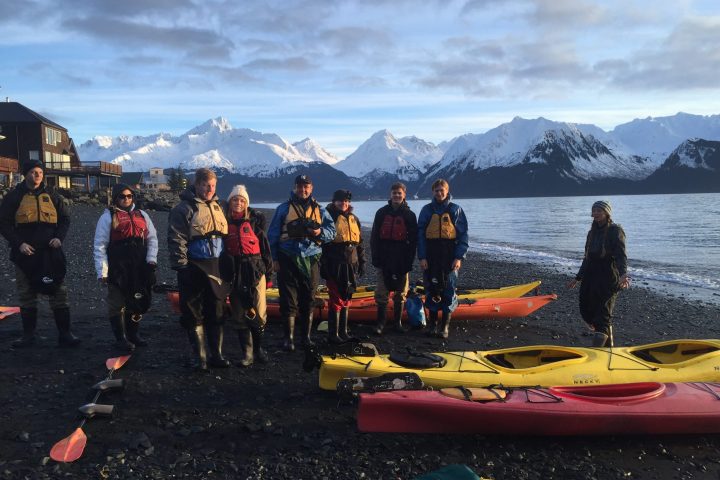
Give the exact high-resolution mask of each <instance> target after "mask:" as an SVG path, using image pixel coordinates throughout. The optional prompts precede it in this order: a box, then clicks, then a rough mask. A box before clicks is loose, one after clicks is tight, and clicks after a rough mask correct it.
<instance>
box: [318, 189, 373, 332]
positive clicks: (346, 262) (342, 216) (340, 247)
mask: <svg viewBox="0 0 720 480" xmlns="http://www.w3.org/2000/svg"><path fill="white" fill-rule="evenodd" d="M351 200H352V194H351V193H350V191H349V190H337V191H336V192H335V193H334V194H333V197H332V203H330V204H329V205H328V206H327V212H328V213H329V214H330V216H331V217H332V219H333V220H334V221H335V231H336V232H337V233H336V234H335V239H334V240H333V241H332V242H328V243H326V244H324V245H323V247H322V259H321V268H320V273H321V275H322V277H323V278H324V279H325V282H326V283H327V288H328V294H329V297H330V299H329V302H328V342H329V343H342V342H346V341H348V340H350V334H349V333H348V313H349V310H350V302H351V300H352V296H353V293H354V292H355V290H356V289H357V283H358V279H359V278H360V277H362V276H363V274H364V273H365V251H364V249H363V245H362V235H361V232H360V220H359V219H358V218H357V216H356V215H355V214H353V213H352V210H353V209H352V206H350V201H351Z"/></svg>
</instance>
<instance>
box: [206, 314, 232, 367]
mask: <svg viewBox="0 0 720 480" xmlns="http://www.w3.org/2000/svg"><path fill="white" fill-rule="evenodd" d="M223 336H224V332H223V326H222V325H208V326H207V337H208V350H210V361H209V362H208V365H210V366H211V367H213V368H228V367H229V366H230V362H228V361H227V359H226V358H225V357H223V354H222V345H223Z"/></svg>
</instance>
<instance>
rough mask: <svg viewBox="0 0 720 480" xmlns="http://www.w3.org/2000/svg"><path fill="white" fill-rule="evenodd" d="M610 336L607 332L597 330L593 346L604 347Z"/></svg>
mask: <svg viewBox="0 0 720 480" xmlns="http://www.w3.org/2000/svg"><path fill="white" fill-rule="evenodd" d="M609 338H610V336H609V335H607V334H605V333H602V332H595V333H594V334H593V339H592V346H593V347H604V346H605V342H607V341H608V339H609Z"/></svg>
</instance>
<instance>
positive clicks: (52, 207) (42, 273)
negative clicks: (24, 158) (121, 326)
mask: <svg viewBox="0 0 720 480" xmlns="http://www.w3.org/2000/svg"><path fill="white" fill-rule="evenodd" d="M43 168H44V167H43V164H42V163H40V162H39V161H37V160H30V161H28V162H25V163H24V164H23V168H22V173H23V175H24V176H25V181H24V182H22V183H20V184H19V185H18V186H17V187H15V189H14V190H13V191H11V192H10V193H8V194H7V196H6V197H5V199H4V200H3V202H2V205H0V234H2V236H4V237H5V238H6V239H7V241H8V243H9V244H10V260H12V261H13V263H15V278H16V285H17V291H18V298H19V303H20V316H21V317H22V324H23V336H22V338H20V339H18V340H16V341H14V342H13V344H12V346H13V347H15V348H23V347H29V346H30V345H32V344H33V343H34V342H35V329H36V327H37V313H38V312H37V296H38V294H45V295H48V297H49V301H50V308H52V311H53V315H54V317H55V324H56V325H57V329H58V332H59V336H58V343H59V345H60V346H61V347H75V346H77V345H78V344H79V343H80V340H79V339H78V338H77V337H75V336H74V335H73V334H72V333H71V332H70V307H69V305H68V295H67V288H66V286H65V284H64V282H63V281H64V279H65V272H66V260H65V255H64V253H63V251H62V243H63V241H64V240H65V235H67V232H68V228H69V227H70V215H69V214H68V212H67V209H66V207H65V203H64V202H63V200H62V199H61V198H60V196H59V195H57V193H55V192H53V191H50V190H48V189H47V188H46V187H45V183H44V182H43Z"/></svg>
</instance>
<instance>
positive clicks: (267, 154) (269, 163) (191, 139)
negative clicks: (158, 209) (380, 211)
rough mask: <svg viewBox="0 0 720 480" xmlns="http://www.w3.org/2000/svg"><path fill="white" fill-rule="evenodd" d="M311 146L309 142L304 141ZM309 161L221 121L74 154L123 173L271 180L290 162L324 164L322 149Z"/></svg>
mask: <svg viewBox="0 0 720 480" xmlns="http://www.w3.org/2000/svg"><path fill="white" fill-rule="evenodd" d="M309 142H312V141H309ZM312 152H314V153H313V156H309V155H307V154H305V153H301V152H300V151H299V150H298V149H297V148H296V147H295V146H293V145H291V144H290V143H288V142H286V141H285V140H284V139H283V138H281V137H280V136H278V135H276V134H271V133H261V132H256V131H254V130H250V129H235V128H233V127H232V126H231V125H230V123H229V122H228V121H227V120H225V119H224V118H222V117H219V118H216V119H212V120H208V121H207V122H205V123H203V124H202V125H199V126H197V127H195V128H193V129H191V130H189V131H188V132H186V133H184V134H182V135H180V136H178V137H174V136H172V135H168V134H159V135H153V136H148V137H117V138H109V137H95V138H94V139H92V140H90V141H88V142H85V143H83V144H82V145H80V147H79V149H78V153H79V155H80V158H81V159H83V161H98V160H102V161H107V162H112V163H115V164H119V165H122V166H123V170H125V171H147V170H148V169H150V168H152V167H161V168H171V167H177V166H178V165H180V164H181V165H182V166H183V167H184V168H186V169H195V168H198V167H210V168H222V169H225V170H227V171H229V172H233V173H241V174H245V175H254V176H260V177H264V176H268V175H273V174H274V173H275V172H276V171H277V170H278V169H280V168H283V167H286V166H289V165H293V164H295V163H308V162H314V161H318V160H319V161H323V158H324V156H325V157H330V158H331V156H329V154H327V152H325V154H326V155H324V156H323V155H322V152H324V150H322V148H320V147H319V146H317V148H315V149H313V150H312Z"/></svg>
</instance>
